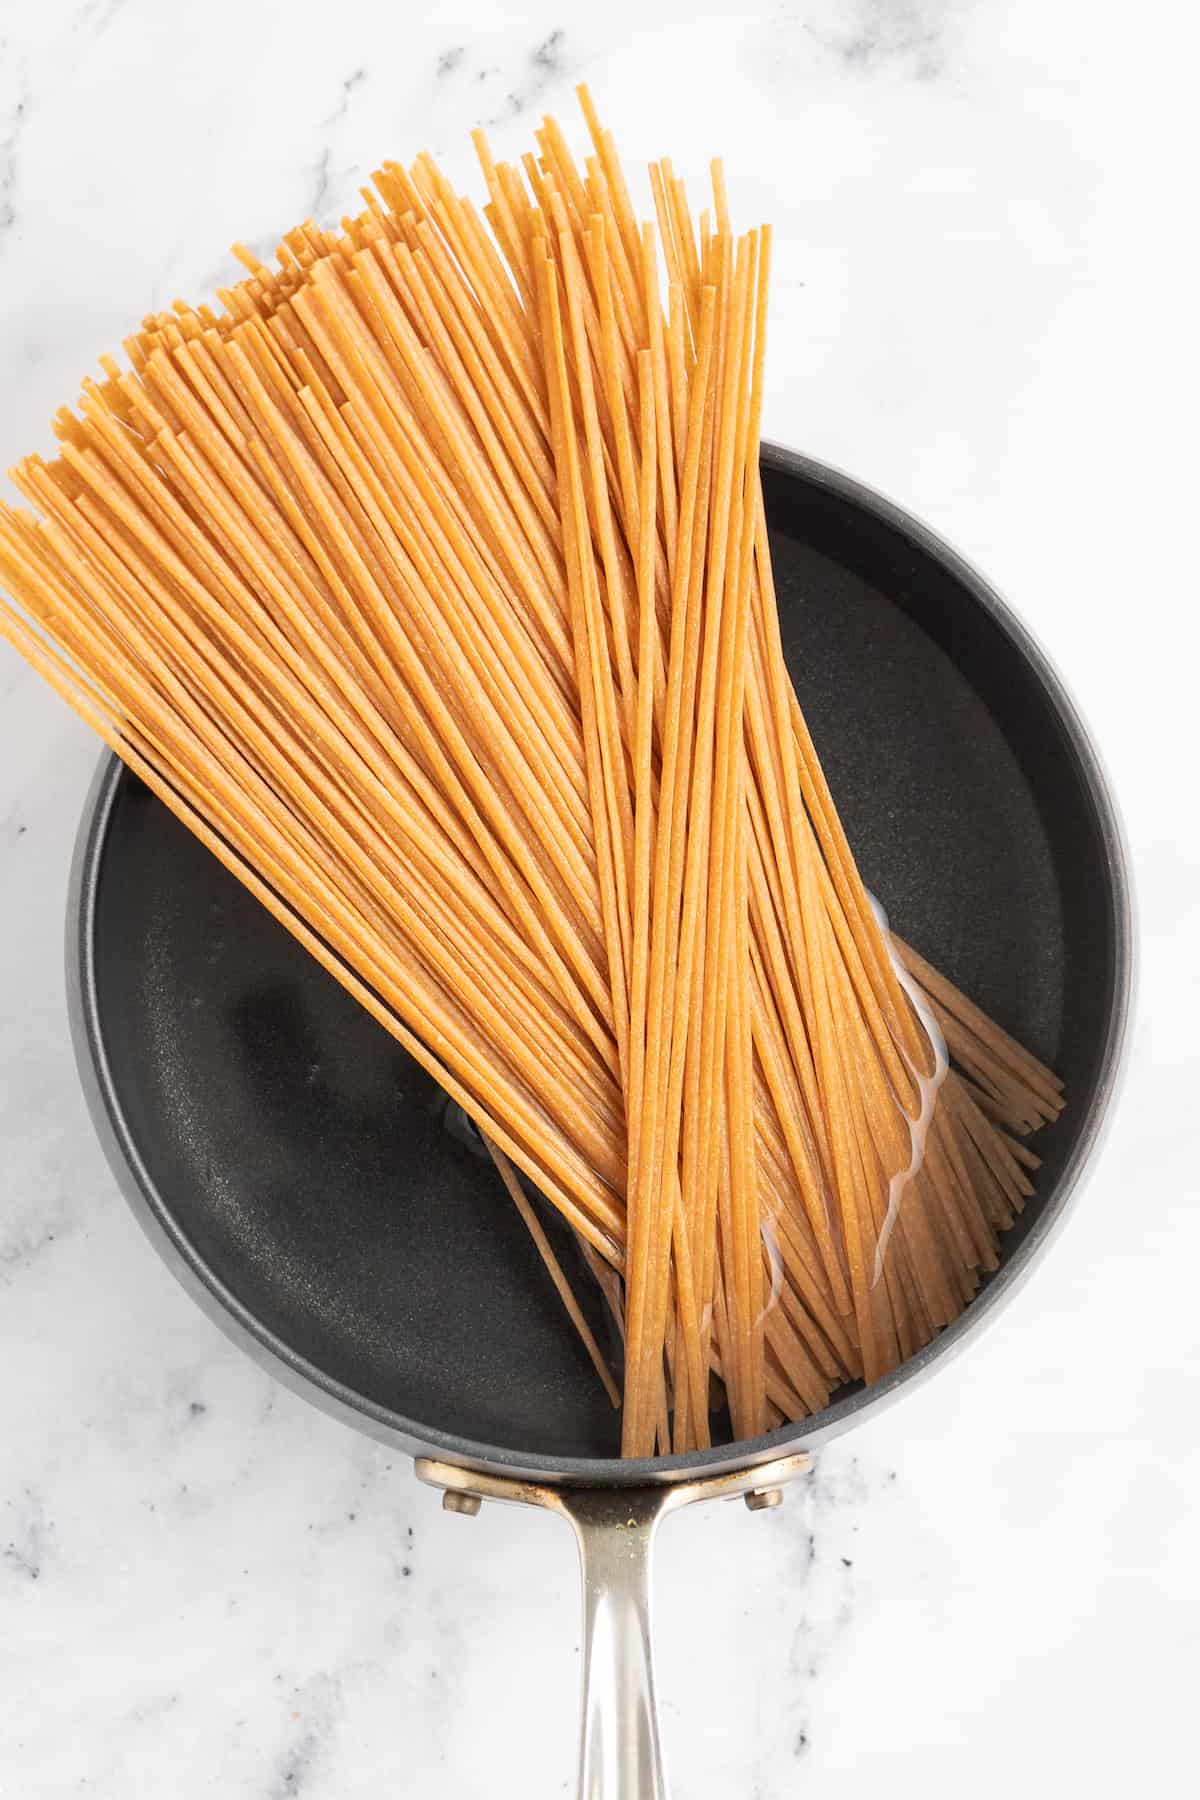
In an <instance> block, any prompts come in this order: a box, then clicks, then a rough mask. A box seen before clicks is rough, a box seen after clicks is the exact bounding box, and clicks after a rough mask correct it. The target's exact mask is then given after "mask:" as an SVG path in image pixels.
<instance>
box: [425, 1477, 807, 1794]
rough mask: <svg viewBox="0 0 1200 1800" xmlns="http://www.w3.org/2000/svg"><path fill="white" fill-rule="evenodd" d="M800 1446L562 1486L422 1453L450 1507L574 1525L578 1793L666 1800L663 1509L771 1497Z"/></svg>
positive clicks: (764, 1501) (764, 1502)
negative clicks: (720, 1469) (579, 1663)
mask: <svg viewBox="0 0 1200 1800" xmlns="http://www.w3.org/2000/svg"><path fill="white" fill-rule="evenodd" d="M808 1465H809V1458H808V1456H807V1455H805V1454H803V1453H801V1454H800V1455H797V1456H788V1457H783V1458H781V1459H780V1460H778V1461H776V1462H770V1463H760V1464H758V1465H756V1466H755V1467H753V1468H750V1469H741V1470H739V1471H737V1473H735V1474H733V1475H714V1476H709V1477H708V1478H706V1479H705V1480H702V1481H687V1482H673V1483H670V1484H666V1483H664V1484H663V1485H661V1486H658V1487H626V1488H622V1487H605V1488H584V1487H578V1488H565V1487H550V1486H548V1485H546V1484H544V1483H541V1482H531V1481H509V1480H501V1479H500V1478H499V1477H497V1476H494V1475H484V1474H481V1473H478V1472H477V1471H475V1470H474V1469H460V1468H458V1467H457V1466H456V1465H454V1464H451V1463H441V1462H433V1461H432V1460H430V1459H428V1458H425V1457H420V1458H418V1460H417V1474H418V1476H419V1477H420V1479H421V1480H422V1481H427V1482H429V1483H430V1484H431V1485H432V1486H434V1487H440V1488H442V1489H443V1494H442V1504H443V1506H445V1507H446V1508H447V1509H448V1510H449V1511H451V1512H463V1513H477V1512H478V1511H479V1508H480V1504H481V1502H482V1501H484V1500H506V1501H509V1502H511V1503H515V1504H516V1505H519V1506H542V1507H545V1508H546V1510H547V1511H549V1512H556V1513H559V1514H560V1515H561V1516H562V1517H563V1518H564V1519H566V1520H567V1521H568V1522H569V1523H570V1525H571V1528H572V1529H573V1531H574V1533H575V1539H576V1542H577V1544H578V1545H579V1561H580V1567H581V1570H582V1574H583V1708H582V1720H581V1730H580V1748H579V1800H668V1789H667V1778H666V1772H665V1770H664V1768H663V1761H662V1746H661V1744H660V1742H659V1733H658V1708H657V1704H656V1702H655V1697H654V1651H653V1643H652V1639H651V1630H650V1574H651V1561H652V1555H653V1550H654V1538H655V1533H656V1532H657V1530H658V1526H659V1522H660V1520H661V1519H663V1518H664V1517H665V1516H666V1514H667V1513H669V1512H677V1511H678V1510H679V1508H680V1507H682V1506H690V1505H692V1504H693V1502H695V1501H697V1500H721V1499H732V1498H735V1497H736V1496H737V1495H739V1494H741V1495H744V1496H745V1498H746V1501H747V1503H748V1504H749V1505H751V1506H755V1507H762V1506H773V1505H775V1504H776V1502H777V1501H778V1500H780V1499H781V1498H782V1489H783V1487H784V1485H785V1483H787V1482H789V1481H791V1480H792V1478H793V1477H794V1476H796V1475H799V1474H800V1473H801V1472H802V1471H803V1470H804V1469H806V1468H807V1467H808Z"/></svg>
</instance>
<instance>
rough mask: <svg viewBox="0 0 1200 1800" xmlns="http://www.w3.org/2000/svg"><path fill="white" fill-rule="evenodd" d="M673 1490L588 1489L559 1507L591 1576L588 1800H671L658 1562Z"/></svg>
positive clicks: (583, 1771) (582, 1770)
mask: <svg viewBox="0 0 1200 1800" xmlns="http://www.w3.org/2000/svg"><path fill="white" fill-rule="evenodd" d="M669 1494H670V1489H669V1488H638V1489H636V1490H634V1491H632V1492H630V1493H629V1494H622V1493H621V1492H620V1491H619V1490H616V1491H614V1490H611V1489H610V1490H607V1491H606V1490H604V1489H596V1488H591V1489H583V1490H581V1491H580V1492H577V1493H572V1494H568V1495H566V1496H564V1504H563V1505H562V1506H561V1507H560V1508H559V1510H560V1511H561V1512H563V1513H565V1515H566V1517H567V1518H568V1519H569V1520H570V1521H571V1524H572V1525H573V1526H574V1528H575V1538H576V1541H577V1543H578V1545H579V1563H580V1570H581V1573H582V1575H583V1705H582V1716H581V1722H580V1740H579V1800H631V1797H634V1796H636V1800H667V1778H666V1772H665V1770H664V1768H663V1760H662V1745H661V1744H660V1742H659V1735H658V1707H657V1704H656V1701H655V1697H654V1646H653V1641H652V1638H651V1634H650V1566H651V1560H652V1556H653V1551H654V1537H655V1533H656V1532H657V1530H658V1522H659V1520H660V1519H661V1517H662V1515H663V1513H664V1511H666V1509H667V1508H666V1503H667V1497H668V1495H669Z"/></svg>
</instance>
